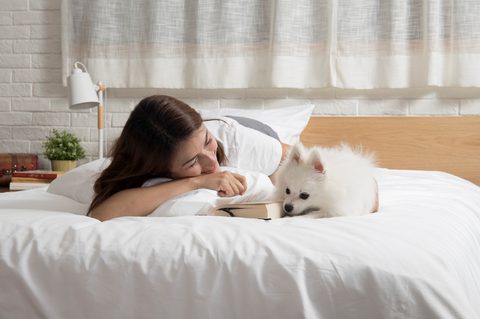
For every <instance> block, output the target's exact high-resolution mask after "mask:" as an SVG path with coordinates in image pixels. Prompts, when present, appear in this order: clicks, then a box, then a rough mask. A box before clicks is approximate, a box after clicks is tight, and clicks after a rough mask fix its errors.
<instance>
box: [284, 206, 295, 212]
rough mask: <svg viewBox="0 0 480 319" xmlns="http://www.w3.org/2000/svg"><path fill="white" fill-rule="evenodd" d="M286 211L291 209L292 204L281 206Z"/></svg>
mask: <svg viewBox="0 0 480 319" xmlns="http://www.w3.org/2000/svg"><path fill="white" fill-rule="evenodd" d="M283 208H284V209H285V211H286V212H287V213H290V212H291V211H292V210H293V206H292V205H290V204H287V205H285V206H284V207H283Z"/></svg>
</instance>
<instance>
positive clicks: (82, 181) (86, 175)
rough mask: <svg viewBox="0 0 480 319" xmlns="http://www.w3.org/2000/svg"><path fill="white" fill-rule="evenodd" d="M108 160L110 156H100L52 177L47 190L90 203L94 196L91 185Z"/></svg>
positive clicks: (109, 160)
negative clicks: (54, 177)
mask: <svg viewBox="0 0 480 319" xmlns="http://www.w3.org/2000/svg"><path fill="white" fill-rule="evenodd" d="M110 162H111V159H110V158H101V159H98V160H96V161H93V162H90V163H87V164H84V165H81V166H79V167H77V168H75V169H73V170H71V171H69V172H67V173H65V174H63V175H62V176H60V177H57V178H56V179H54V180H53V182H52V183H51V184H50V186H48V189H47V192H49V193H52V194H57V195H63V196H65V197H68V198H71V199H73V200H76V201H77V202H80V203H83V204H88V205H90V203H91V202H92V200H93V196H94V191H93V185H94V184H95V181H96V180H97V178H98V176H99V175H100V173H101V172H102V171H103V170H104V169H105V168H107V166H108V165H110Z"/></svg>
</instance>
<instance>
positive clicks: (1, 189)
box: [0, 187, 14, 193]
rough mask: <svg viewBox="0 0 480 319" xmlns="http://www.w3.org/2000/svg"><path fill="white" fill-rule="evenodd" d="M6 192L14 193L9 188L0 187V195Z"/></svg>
mask: <svg viewBox="0 0 480 319" xmlns="http://www.w3.org/2000/svg"><path fill="white" fill-rule="evenodd" d="M8 192H14V191H11V190H10V188H8V187H0V193H8Z"/></svg>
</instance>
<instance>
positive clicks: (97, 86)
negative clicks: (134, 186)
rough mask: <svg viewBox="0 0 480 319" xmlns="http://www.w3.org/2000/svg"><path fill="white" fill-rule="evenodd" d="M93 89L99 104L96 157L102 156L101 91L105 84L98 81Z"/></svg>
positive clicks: (102, 122) (102, 113) (102, 108)
mask: <svg viewBox="0 0 480 319" xmlns="http://www.w3.org/2000/svg"><path fill="white" fill-rule="evenodd" d="M95 91H97V93H98V99H99V101H100V104H99V105H98V158H103V137H104V134H103V132H104V131H103V130H104V127H105V125H104V120H105V117H104V105H103V91H105V85H103V84H102V82H98V83H97V84H96V85H95Z"/></svg>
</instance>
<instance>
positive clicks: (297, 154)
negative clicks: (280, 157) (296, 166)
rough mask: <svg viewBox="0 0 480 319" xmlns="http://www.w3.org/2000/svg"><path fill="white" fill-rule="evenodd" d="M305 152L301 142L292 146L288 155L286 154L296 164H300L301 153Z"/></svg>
mask: <svg viewBox="0 0 480 319" xmlns="http://www.w3.org/2000/svg"><path fill="white" fill-rule="evenodd" d="M304 152H305V147H304V146H303V144H302V143H301V142H297V143H295V145H293V147H292V149H291V150H290V153H288V158H289V159H290V160H291V161H293V162H296V163H300V162H301V160H302V158H303V153H304Z"/></svg>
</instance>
